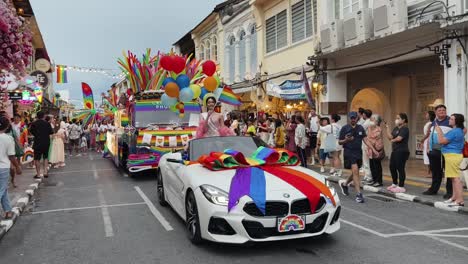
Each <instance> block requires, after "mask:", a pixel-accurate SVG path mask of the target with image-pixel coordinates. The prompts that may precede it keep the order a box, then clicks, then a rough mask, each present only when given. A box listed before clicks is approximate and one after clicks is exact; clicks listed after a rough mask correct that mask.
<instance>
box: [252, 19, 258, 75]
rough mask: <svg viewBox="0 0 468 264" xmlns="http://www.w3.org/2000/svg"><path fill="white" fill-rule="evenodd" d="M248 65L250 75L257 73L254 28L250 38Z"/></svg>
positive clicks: (255, 34) (255, 33)
mask: <svg viewBox="0 0 468 264" xmlns="http://www.w3.org/2000/svg"><path fill="white" fill-rule="evenodd" d="M250 63H251V65H250V68H251V71H252V73H253V74H254V73H257V31H256V30H255V26H254V28H253V29H252V35H251V36H250Z"/></svg>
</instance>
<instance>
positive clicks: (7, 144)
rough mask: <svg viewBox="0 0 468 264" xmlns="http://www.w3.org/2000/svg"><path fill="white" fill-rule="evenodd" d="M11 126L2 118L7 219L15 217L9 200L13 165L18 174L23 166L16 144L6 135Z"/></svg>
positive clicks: (2, 196) (1, 188) (1, 185)
mask: <svg viewBox="0 0 468 264" xmlns="http://www.w3.org/2000/svg"><path fill="white" fill-rule="evenodd" d="M9 126H10V120H9V119H8V118H7V117H5V116H2V117H0V201H1V204H2V208H3V211H4V212H5V218H7V219H11V218H13V216H14V213H13V211H12V208H11V203H10V199H9V198H8V182H9V180H10V167H11V165H12V164H13V166H14V167H15V168H16V174H18V175H19V174H21V165H20V164H19V163H18V161H17V160H16V157H15V154H16V151H15V142H14V140H13V138H12V137H11V136H10V135H7V134H5V131H6V130H7V129H8V128H9Z"/></svg>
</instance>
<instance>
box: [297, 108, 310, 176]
mask: <svg viewBox="0 0 468 264" xmlns="http://www.w3.org/2000/svg"><path fill="white" fill-rule="evenodd" d="M296 121H297V123H298V124H297V127H296V131H295V134H294V141H295V143H296V146H297V155H298V156H299V159H300V160H301V166H302V167H304V168H307V161H306V147H307V140H306V136H307V135H306V129H305V126H304V118H303V117H302V116H296Z"/></svg>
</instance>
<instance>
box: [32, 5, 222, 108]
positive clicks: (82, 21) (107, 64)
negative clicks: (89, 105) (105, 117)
mask: <svg viewBox="0 0 468 264" xmlns="http://www.w3.org/2000/svg"><path fill="white" fill-rule="evenodd" d="M30 2H31V5H32V7H33V10H34V13H35V15H36V19H37V21H38V24H39V28H40V30H41V32H42V36H43V38H44V41H45V44H46V48H47V51H48V52H49V56H50V57H51V59H52V60H53V61H54V62H55V63H56V64H62V65H75V66H84V67H96V68H107V69H116V70H117V69H118V64H117V59H118V58H119V57H121V56H122V51H124V50H125V51H126V50H131V51H133V52H134V53H136V54H138V55H139V56H141V54H142V53H143V52H144V51H145V50H146V48H151V49H152V53H156V52H157V51H158V50H161V51H168V50H169V49H170V48H171V45H172V43H174V42H175V41H177V40H178V39H180V38H181V37H182V36H183V35H185V34H186V33H187V32H188V31H189V30H191V29H192V28H193V27H194V26H196V25H197V24H198V23H199V22H201V20H202V19H203V18H204V17H206V16H207V15H208V14H209V13H210V12H211V11H212V10H213V8H214V7H215V5H216V4H218V3H221V2H223V1H221V0H203V1H200V0H170V1H164V0H132V1H129V0H63V1H58V0H30ZM54 82H55V80H54ZM68 82H69V83H67V84H56V83H54V87H55V90H57V91H60V90H69V92H70V99H72V100H80V101H81V100H82V95H81V82H86V83H88V84H89V85H90V86H91V87H92V88H93V91H94V97H95V100H99V99H100V97H99V95H100V93H101V92H103V91H106V90H107V89H109V87H110V85H111V84H112V83H114V82H116V80H115V79H111V78H108V77H106V76H104V75H101V74H98V73H81V72H68ZM72 102H73V103H77V102H76V101H72Z"/></svg>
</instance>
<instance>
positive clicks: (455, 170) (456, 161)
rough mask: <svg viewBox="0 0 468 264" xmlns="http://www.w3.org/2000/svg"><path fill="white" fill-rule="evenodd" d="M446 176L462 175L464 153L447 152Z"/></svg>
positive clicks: (445, 156) (445, 157)
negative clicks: (461, 166) (461, 167)
mask: <svg viewBox="0 0 468 264" xmlns="http://www.w3.org/2000/svg"><path fill="white" fill-rule="evenodd" d="M444 159H445V177H447V178H458V177H460V164H461V162H462V161H463V154H456V153H445V154H444Z"/></svg>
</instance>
